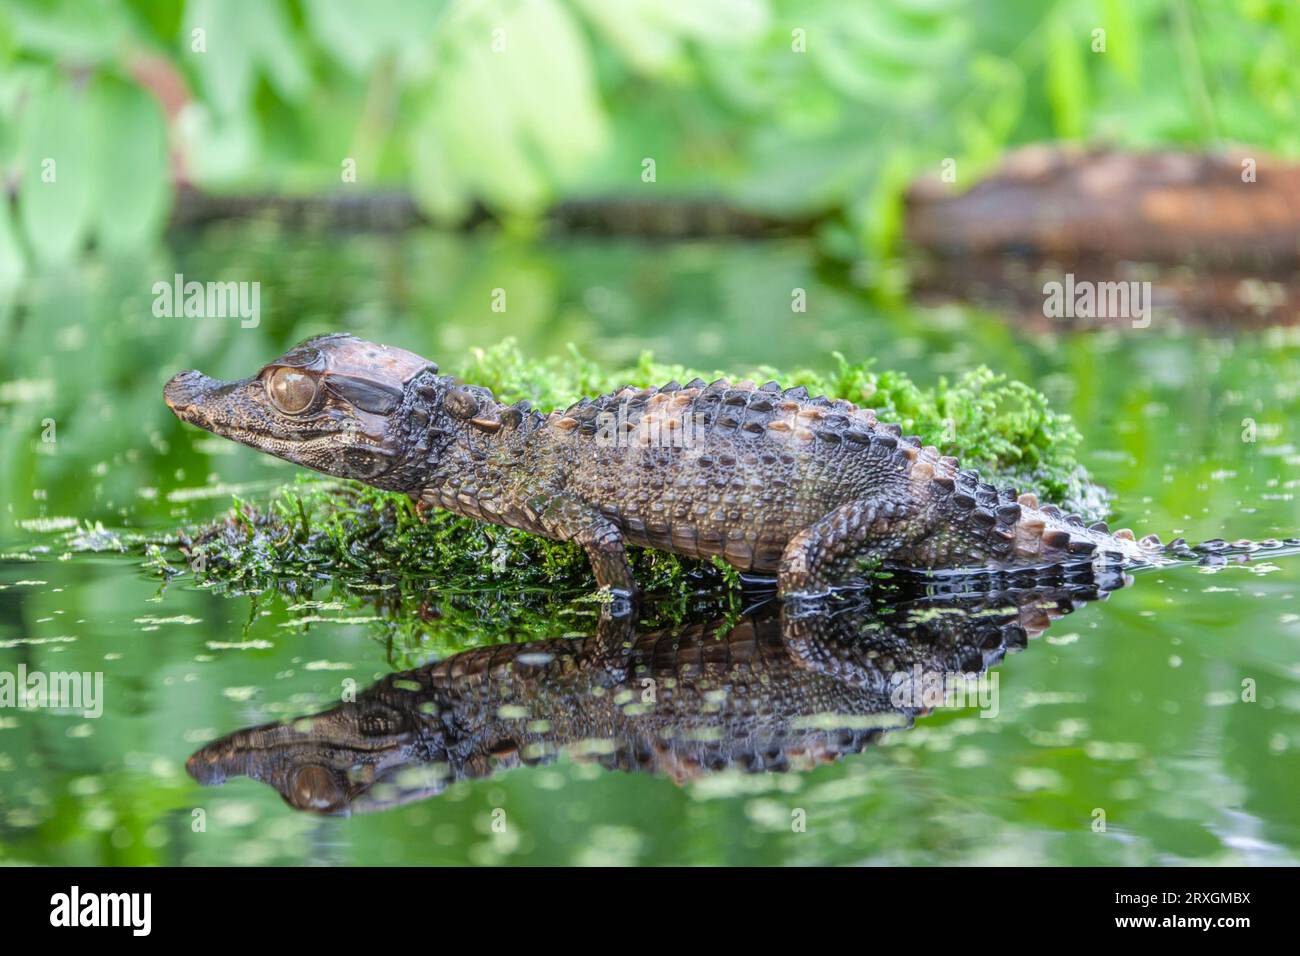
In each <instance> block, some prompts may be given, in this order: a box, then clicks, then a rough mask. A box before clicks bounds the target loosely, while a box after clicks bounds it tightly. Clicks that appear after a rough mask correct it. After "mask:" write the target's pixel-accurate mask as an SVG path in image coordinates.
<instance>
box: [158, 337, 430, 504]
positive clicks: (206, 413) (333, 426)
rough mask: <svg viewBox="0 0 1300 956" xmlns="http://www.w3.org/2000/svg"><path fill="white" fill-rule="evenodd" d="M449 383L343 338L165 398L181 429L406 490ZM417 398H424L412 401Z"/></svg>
mask: <svg viewBox="0 0 1300 956" xmlns="http://www.w3.org/2000/svg"><path fill="white" fill-rule="evenodd" d="M449 387H450V380H448V379H444V378H439V377H438V367H437V366H436V365H434V364H433V363H432V362H430V361H429V360H428V359H425V358H421V357H420V356H419V355H416V354H414V353H412V352H407V351H405V350H404V349H399V348H392V347H390V346H386V345H375V344H373V343H370V342H366V341H364V340H363V339H359V338H356V337H355V336H352V335H347V334H332V335H321V336H317V337H316V338H312V339H308V340H307V341H305V342H302V343H301V344H299V345H296V346H294V347H293V348H291V349H290V350H289V351H288V352H286V353H284V355H281V356H280V357H279V358H278V359H276V360H275V361H273V362H270V363H269V364H267V365H265V366H263V367H262V369H261V370H260V371H258V372H257V373H256V374H255V375H253V376H252V377H250V378H245V379H240V380H238V381H234V382H223V381H219V380H217V379H212V378H208V377H207V376H206V375H204V374H202V373H201V372H197V371H193V370H191V371H186V372H181V373H180V374H178V375H176V376H175V377H173V378H172V380H171V381H169V382H168V383H167V387H166V389H165V390H164V392H163V397H164V399H165V400H166V402H167V405H168V406H169V407H170V408H171V410H172V411H173V412H175V413H176V416H177V417H178V418H180V419H181V420H182V421H185V422H189V423H190V424H192V425H197V426H199V427H200V428H206V429H207V430H208V431H210V432H213V433H215V434H217V435H221V436H222V437H223V438H229V439H232V440H233V441H237V442H240V443H242V444H245V445H248V446H249V447H251V448H256V449H257V450H258V451H263V452H266V453H267V454H269V455H275V456H276V457H277V458H283V459H285V460H286V461H291V462H294V463H296V464H299V465H305V466H307V467H308V468H314V469H316V470H317V471H323V472H325V473H326V474H328V475H335V476H337V477H340V478H355V479H358V480H360V481H364V482H366V483H367V484H370V485H375V486H377V487H380V488H387V489H390V490H396V491H405V490H407V489H406V488H405V487H403V485H404V484H406V483H407V479H406V473H407V472H408V470H409V466H411V465H412V464H413V462H412V459H413V458H414V457H415V456H417V455H427V454H428V452H429V441H430V439H431V437H432V436H433V435H434V434H435V433H432V432H430V430H429V428H428V425H429V414H428V409H429V408H430V407H434V408H436V407H439V406H440V405H441V397H442V394H443V393H444V392H446V390H447V389H448V388H449ZM417 392H421V393H423V395H417Z"/></svg>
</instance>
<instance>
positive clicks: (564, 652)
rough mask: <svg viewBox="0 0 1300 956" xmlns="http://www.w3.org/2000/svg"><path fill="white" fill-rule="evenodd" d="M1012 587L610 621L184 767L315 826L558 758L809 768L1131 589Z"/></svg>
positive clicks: (486, 652)
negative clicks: (804, 609) (727, 621)
mask: <svg viewBox="0 0 1300 956" xmlns="http://www.w3.org/2000/svg"><path fill="white" fill-rule="evenodd" d="M1024 583H1025V585H1026V586H1023V587H1017V588H1007V589H1004V590H1000V591H993V592H986V593H964V594H948V595H923V596H918V595H919V592H910V593H909V592H908V591H902V592H896V593H893V594H890V595H889V596H888V597H886V598H881V597H880V596H879V595H877V596H876V600H874V601H873V602H871V603H863V604H860V605H856V606H853V607H849V608H839V609H836V610H835V611H834V613H831V612H829V611H828V610H827V609H825V608H823V609H822V610H820V611H818V612H816V613H812V614H798V613H796V612H795V611H794V610H793V609H792V608H791V606H790V605H788V604H784V603H776V602H769V603H768V604H767V605H765V606H764V607H762V608H760V609H759V610H758V611H757V612H756V613H754V614H751V615H747V616H746V617H744V618H742V619H741V620H740V621H739V622H737V623H736V624H735V625H734V626H732V627H731V628H730V630H729V631H726V632H725V633H721V634H720V633H719V632H720V631H722V629H723V625H722V622H719V621H711V622H708V623H703V624H694V625H690V626H687V627H684V628H681V629H678V630H671V629H669V630H656V631H646V632H640V633H638V632H637V631H636V630H635V628H634V627H633V625H632V623H631V621H630V619H627V618H622V619H619V618H612V617H605V618H603V619H602V621H601V625H600V629H599V631H598V632H597V633H596V635H594V636H592V637H586V638H560V639H557V640H543V641H535V642H532V643H524V644H504V645H494V646H489V647H479V648H475V649H473V650H468V651H464V652H463V653H460V654H456V655H454V656H452V657H449V658H447V659H446V660H444V661H441V662H439V663H436V664H431V665H428V666H426V667H422V668H419V669H417V670H412V671H406V672H404V673H399V674H392V675H389V676H388V677H386V678H384V679H383V680H381V681H379V682H378V683H377V684H375V685H374V686H372V687H370V688H369V689H368V690H366V691H363V692H362V693H361V694H359V695H358V696H357V698H356V700H355V701H352V702H348V703H343V704H341V705H339V706H338V707H335V708H333V709H332V710H328V711H325V712H324V713H320V714H317V715H315V716H312V717H307V718H300V719H297V720H292V721H287V722H284V723H275V724H266V725H263V726H260V727H250V728H248V729H246V730H240V731H236V732H235V733H232V734H230V735H229V736H227V737H223V738H221V739H220V740H216V741H214V742H212V743H210V744H208V745H207V746H205V747H203V748H202V749H201V750H199V751H198V752H197V753H195V754H194V755H193V756H192V757H191V758H190V759H189V761H188V763H187V765H186V767H187V769H188V770H189V772H190V774H191V775H192V776H193V777H195V779H197V780H198V781H200V782H201V783H204V784H220V783H224V782H225V781H226V780H227V779H228V778H230V777H234V776H247V777H251V778H253V779H256V780H261V781H263V782H265V783H267V784H269V785H271V786H272V787H274V788H275V789H276V790H277V791H279V792H280V794H281V795H282V796H283V797H284V799H285V800H286V801H287V802H288V803H289V804H290V805H291V806H294V807H296V808H298V809H303V810H312V811H315V812H318V813H354V812H365V811H368V810H375V809H383V808H386V807H389V806H393V805H395V804H399V803H406V802H409V801H413V800H420V799H425V798H428V797H431V796H434V795H436V794H438V793H441V792H442V791H443V790H444V789H445V788H446V787H447V786H448V785H449V784H451V783H452V782H454V781H456V780H462V779H474V778H481V777H486V776H490V775H492V774H494V773H497V772H499V771H502V770H506V769H509V768H512V767H516V766H519V765H520V764H524V765H528V766H533V765H537V764H544V763H549V762H551V761H553V760H554V759H555V758H556V756H557V755H558V754H560V753H561V752H564V753H568V754H570V755H571V756H573V757H575V758H577V759H580V760H590V761H595V762H597V763H599V764H600V765H602V766H604V767H606V768H607V769H618V770H627V771H638V772H645V773H651V774H658V775H664V776H668V777H671V778H672V779H674V780H676V781H677V782H678V783H682V782H684V781H687V780H690V779H693V778H696V777H699V776H702V775H705V774H708V773H712V772H716V771H719V770H723V769H727V768H736V769H739V770H743V771H745V772H750V773H757V772H770V771H778V772H782V771H787V770H803V769H807V768H810V767H812V766H815V765H816V764H818V763H823V762H826V761H831V760H835V759H838V758H839V757H840V756H842V755H844V754H847V753H857V752H859V751H861V750H862V749H863V748H864V747H866V746H868V745H869V744H870V743H872V742H873V741H875V740H876V739H877V738H878V737H879V736H880V735H881V733H883V732H884V731H886V730H889V729H892V728H898V727H909V726H911V724H912V722H913V718H914V717H916V716H917V715H920V714H924V713H926V712H927V706H926V705H930V704H932V703H933V701H931V700H927V699H925V698H921V699H918V697H917V695H913V694H909V693H908V678H913V679H914V677H915V675H916V674H917V670H916V669H917V668H919V669H920V673H922V674H924V675H926V677H925V680H934V679H936V678H939V677H942V676H943V675H954V674H962V675H971V674H978V673H981V672H983V671H984V670H985V669H986V668H987V667H990V666H992V665H993V664H994V663H996V662H997V661H998V660H1000V659H1001V658H1002V656H1003V654H1004V653H1005V652H1006V651H1008V650H1017V649H1019V648H1021V647H1023V646H1024V645H1025V643H1026V641H1027V639H1028V638H1030V637H1034V636H1037V635H1038V634H1039V633H1041V632H1042V631H1043V630H1044V629H1045V628H1046V627H1047V626H1048V625H1049V624H1050V623H1051V621H1052V620H1053V619H1054V618H1056V617H1060V616H1062V615H1064V614H1068V613H1070V612H1071V611H1072V610H1074V608H1075V607H1076V606H1078V605H1079V604H1080V603H1081V602H1085V601H1091V600H1096V599H1099V598H1103V597H1105V596H1106V595H1107V594H1108V593H1109V591H1111V590H1113V589H1115V588H1117V587H1122V586H1123V585H1124V584H1125V583H1126V582H1125V579H1124V578H1123V576H1122V575H1120V574H1107V575H1101V576H1095V575H1093V574H1092V572H1091V571H1087V570H1085V571H1084V572H1081V573H1079V574H1077V575H1076V576H1075V577H1074V579H1073V583H1071V581H1069V580H1067V579H1066V578H1065V577H1063V576H1057V577H1055V578H1052V579H1048V578H1046V577H1031V579H1030V580H1029V581H1026V582H1024ZM912 686H915V685H914V684H913V685H912ZM920 686H921V687H924V686H926V685H925V683H924V682H923V683H922V684H921V685H920ZM930 686H932V687H933V686H938V684H937V680H936V681H935V683H934V684H931V685H930Z"/></svg>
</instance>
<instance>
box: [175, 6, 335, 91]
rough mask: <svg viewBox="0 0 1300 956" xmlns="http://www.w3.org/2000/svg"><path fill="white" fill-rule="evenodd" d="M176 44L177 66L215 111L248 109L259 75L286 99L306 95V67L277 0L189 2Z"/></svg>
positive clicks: (286, 17)
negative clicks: (189, 72) (187, 70)
mask: <svg viewBox="0 0 1300 956" xmlns="http://www.w3.org/2000/svg"><path fill="white" fill-rule="evenodd" d="M196 31H201V33H197V34H196ZM199 37H201V43H200V42H199V39H198V38H199ZM179 40H180V47H181V54H180V56H181V60H182V62H185V63H188V64H189V65H190V66H191V68H192V69H193V70H194V73H195V74H196V75H197V77H198V78H199V85H200V86H201V87H202V89H203V92H204V93H205V94H206V96H207V98H208V101H209V102H210V103H211V104H212V106H213V108H214V109H215V110H216V111H217V112H218V113H221V114H225V115H230V114H234V113H237V112H247V111H250V110H251V108H252V105H253V90H254V84H255V82H256V80H257V77H258V75H259V73H265V74H266V76H267V79H268V80H269V81H270V83H271V85H272V86H273V87H274V88H275V90H276V92H277V93H279V94H280V95H281V96H282V97H283V98H284V99H286V100H289V101H295V100H298V99H300V98H301V97H302V96H303V95H305V94H306V92H307V89H308V80H309V77H308V74H307V67H306V64H305V62H304V60H303V54H302V51H301V50H300V48H299V45H298V40H297V38H296V37H295V36H294V33H293V27H292V24H291V23H290V21H289V17H288V15H287V14H286V13H285V10H284V5H283V3H282V2H281V0H191V2H190V3H189V4H188V5H187V6H186V8H185V20H184V25H183V27H182V30H181V36H180V38H179ZM196 46H200V47H201V49H196V48H195V47H196Z"/></svg>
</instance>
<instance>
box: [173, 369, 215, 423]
mask: <svg viewBox="0 0 1300 956" xmlns="http://www.w3.org/2000/svg"><path fill="white" fill-rule="evenodd" d="M216 384H218V383H217V382H215V381H213V380H212V379H210V378H208V377H207V376H206V375H204V374H203V373H202V372H199V371H196V370H195V369H187V370H186V371H184V372H177V373H176V374H175V375H173V376H172V378H171V381H169V382H168V383H167V385H166V386H165V387H164V388H163V401H165V402H166V403H167V407H168V408H170V409H171V410H172V411H173V412H177V413H180V412H183V411H185V410H186V409H188V408H189V407H191V406H192V405H194V404H196V403H197V402H198V400H199V398H200V397H202V395H203V394H204V392H207V391H209V390H210V389H211V388H212V387H213V386H214V385H216Z"/></svg>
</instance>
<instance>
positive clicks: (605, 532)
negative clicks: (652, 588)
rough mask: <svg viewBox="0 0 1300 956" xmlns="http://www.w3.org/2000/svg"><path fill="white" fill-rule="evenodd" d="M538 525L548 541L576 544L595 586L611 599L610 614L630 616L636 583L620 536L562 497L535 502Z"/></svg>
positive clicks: (604, 520) (605, 522) (593, 512)
mask: <svg viewBox="0 0 1300 956" xmlns="http://www.w3.org/2000/svg"><path fill="white" fill-rule="evenodd" d="M534 509H535V510H536V512H537V521H538V524H540V525H541V527H542V530H543V531H544V532H545V534H546V535H547V536H548V537H551V538H557V539H559V540H560V541H576V542H577V543H578V544H580V545H582V548H583V550H584V551H586V552H587V559H588V560H589V561H590V562H591V570H592V571H593V572H594V573H595V575H596V584H597V585H598V586H599V587H602V588H608V589H609V592H610V594H611V595H613V597H614V601H613V603H612V604H611V605H610V607H609V609H610V612H611V613H612V614H614V615H616V616H621V615H624V614H630V613H631V612H632V609H633V608H632V602H633V599H634V598H635V597H636V581H635V580H634V579H633V578H632V566H631V565H630V564H629V563H628V560H627V548H626V546H625V544H624V541H623V532H622V531H621V530H620V529H619V527H618V525H616V524H614V522H613V521H611V520H610V519H609V518H608V517H606V516H605V515H603V514H601V513H600V512H599V511H597V510H596V509H595V508H593V507H592V506H591V505H589V504H587V503H586V502H583V501H580V500H579V499H577V498H573V497H570V496H569V495H565V494H555V495H545V496H540V497H539V498H538V499H536V500H535V502H534Z"/></svg>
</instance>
